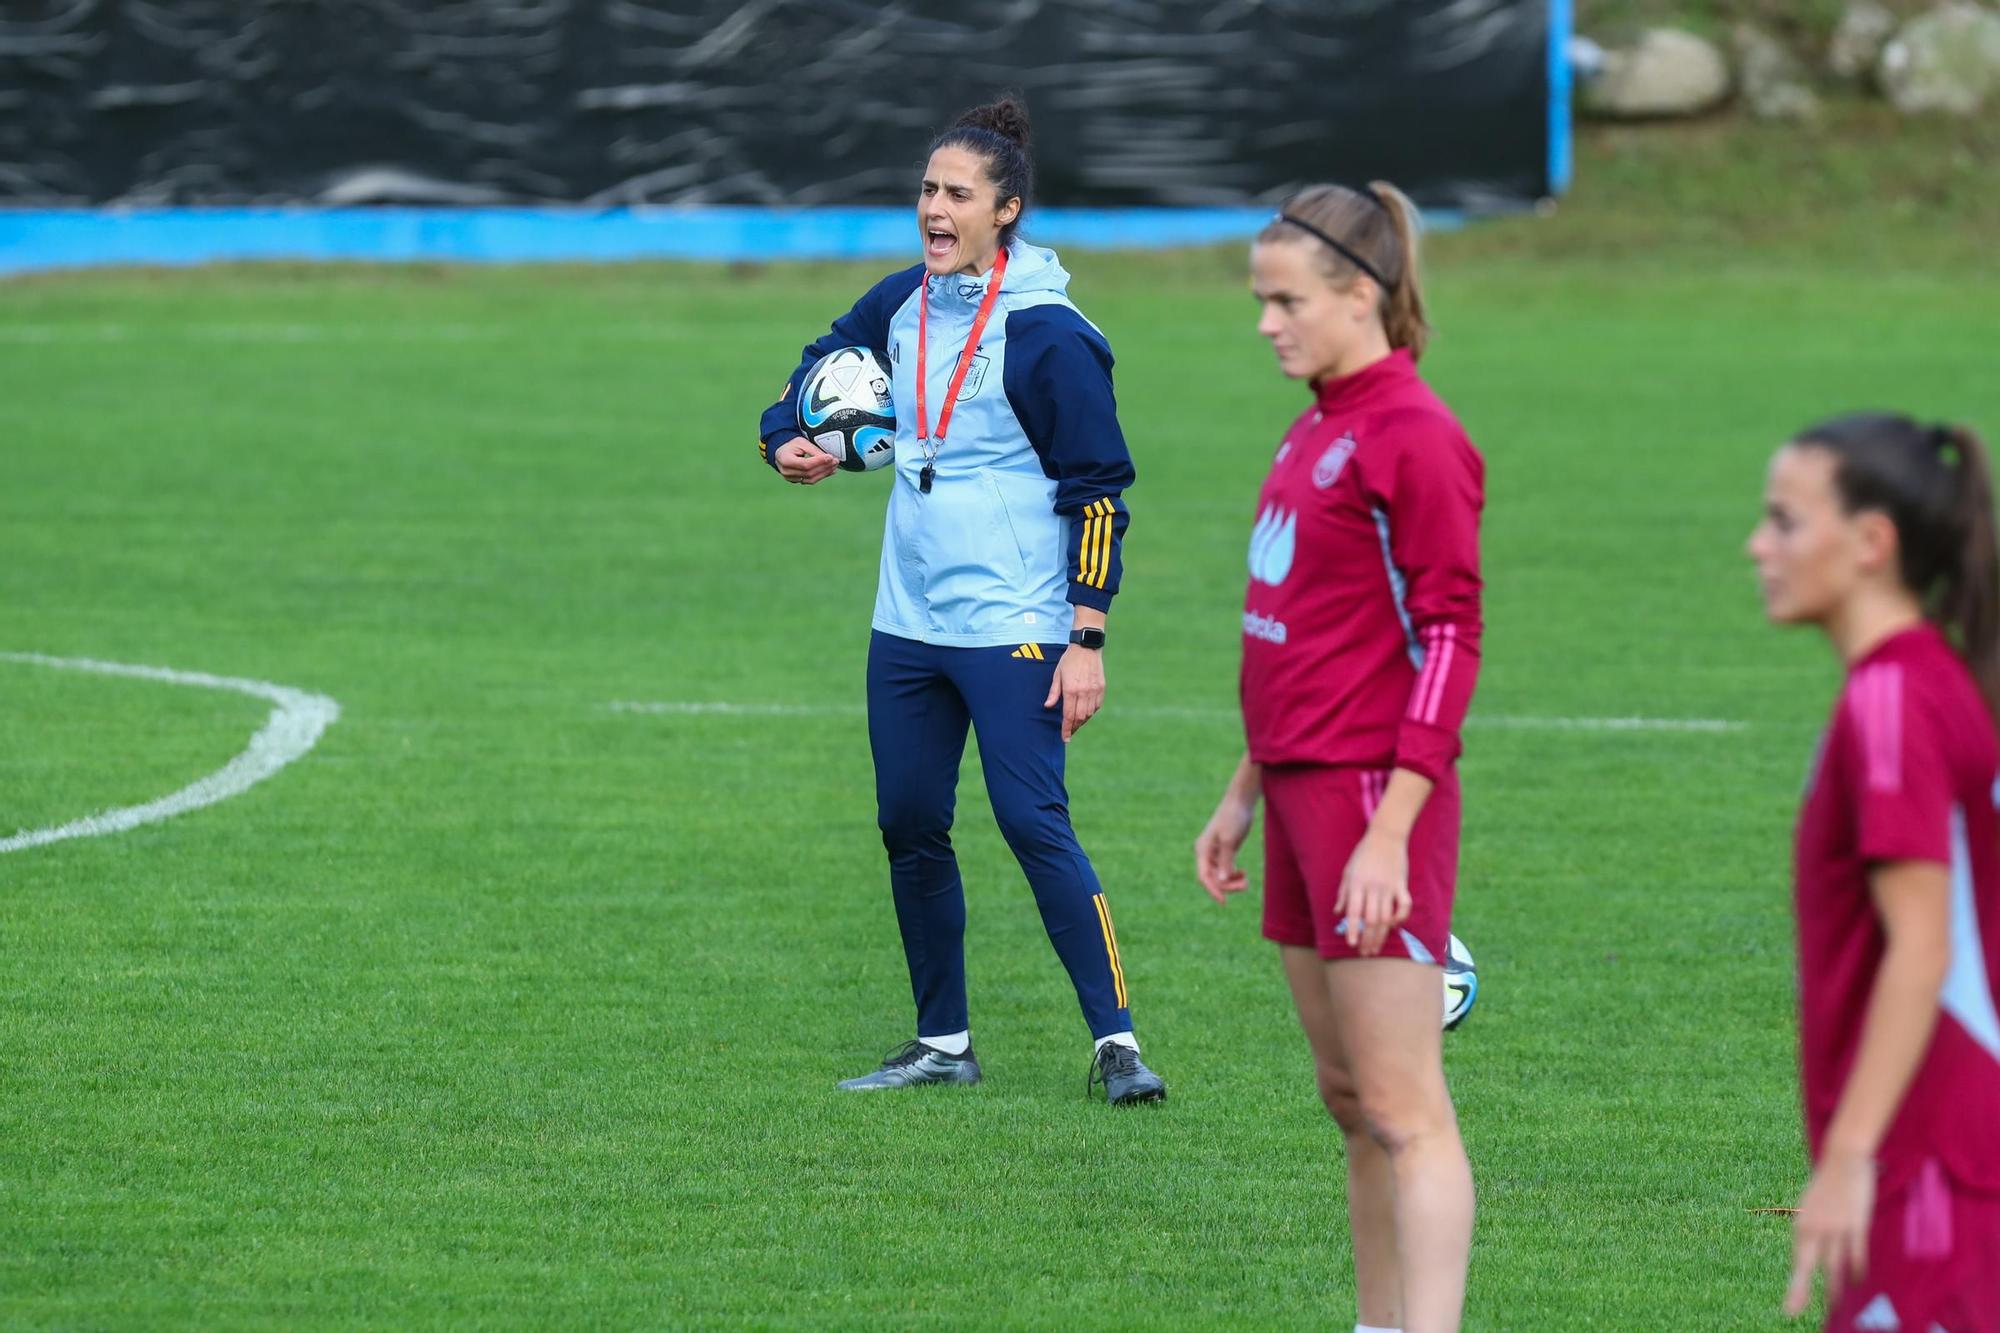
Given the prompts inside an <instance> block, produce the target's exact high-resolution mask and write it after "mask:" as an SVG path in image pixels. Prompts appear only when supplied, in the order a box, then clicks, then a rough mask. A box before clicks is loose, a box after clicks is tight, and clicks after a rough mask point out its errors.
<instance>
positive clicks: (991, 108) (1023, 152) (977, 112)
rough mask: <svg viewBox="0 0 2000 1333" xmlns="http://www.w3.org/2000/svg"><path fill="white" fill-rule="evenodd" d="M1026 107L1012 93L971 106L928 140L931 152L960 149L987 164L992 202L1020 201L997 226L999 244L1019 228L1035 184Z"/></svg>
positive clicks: (1011, 236) (1025, 214)
mask: <svg viewBox="0 0 2000 1333" xmlns="http://www.w3.org/2000/svg"><path fill="white" fill-rule="evenodd" d="M1028 136H1029V129H1028V108H1027V106H1026V105H1024V104H1023V103H1022V101H1021V99H1020V98H1019V97H1017V96H1015V95H1014V94H1012V93H1005V94H1002V95H1001V97H1000V99H999V100H998V101H996V102H988V103H987V104H986V105H985V106H976V107H973V108H972V109H971V110H970V111H967V112H966V113H965V114H964V115H962V116H960V117H959V118H958V119H957V120H955V121H953V122H952V124H951V128H950V129H948V130H946V131H945V132H944V133H943V134H940V135H939V136H938V137H937V138H936V139H934V140H933V141H932V142H931V152H933V153H935V152H936V151H937V150H938V149H940V148H963V149H965V150H966V151H967V152H969V153H972V154H974V155H976V156H977V157H978V158H979V159H980V160H981V161H983V162H984V163H986V179H987V180H989V181H991V182H993V189H994V191H995V197H994V203H995V204H996V206H997V205H1002V204H1005V203H1006V202H1007V201H1008V200H1009V199H1019V200H1020V201H1021V211H1020V212H1019V213H1016V214H1015V215H1014V220H1013V221H1012V222H1009V223H1008V224H1007V225H1006V226H1004V227H1002V228H1001V229H1000V244H1001V245H1003V246H1004V245H1007V244H1009V243H1010V242H1012V241H1013V239H1014V233H1015V232H1017V231H1019V230H1020V229H1021V219H1022V218H1024V217H1026V216H1027V213H1028V196H1029V195H1030V194H1031V193H1032V192H1033V190H1034V186H1035V163H1034V159H1033V158H1032V157H1030V156H1029V154H1028Z"/></svg>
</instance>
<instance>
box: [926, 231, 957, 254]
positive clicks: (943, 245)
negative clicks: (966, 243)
mask: <svg viewBox="0 0 2000 1333" xmlns="http://www.w3.org/2000/svg"><path fill="white" fill-rule="evenodd" d="M957 244H958V237H957V236H956V235H954V234H953V233H951V232H948V231H945V230H943V229H942V228H939V227H930V228H927V229H926V230H925V232H924V253H925V254H926V255H928V256H930V257H931V258H932V259H943V258H944V257H945V256H946V255H948V254H950V253H951V250H952V247H953V246H955V245H957Z"/></svg>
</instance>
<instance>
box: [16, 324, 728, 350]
mask: <svg viewBox="0 0 2000 1333" xmlns="http://www.w3.org/2000/svg"><path fill="white" fill-rule="evenodd" d="M517 332H518V330H517V329H515V328H513V327H511V326H507V325H493V324H409V325H401V326H399V325H395V324H380V325H377V324H301V323H235V324H220V323H185V324H170V325H163V326H151V325H149V326H144V327H141V326H139V325H136V324H81V323H78V324H0V344H6V343H19V344H29V345H36V344H48V343H121V342H210V343H269V344H282V343H464V342H491V341H495V340H497V339H501V338H506V337H509V336H513V335H514V334H515V333H517ZM695 332H696V329H695V328H694V326H693V325H690V324H667V323H625V324H614V325H594V326H592V327H591V328H588V329H583V330H577V331H575V332H573V333H572V332H566V333H565V334H564V335H563V336H564V337H566V338H571V339H575V338H579V337H580V338H584V339H591V340H604V339H616V340H618V341H633V340H640V341H643V340H648V339H667V338H685V337H690V336H692V335H693V334H694V333H695Z"/></svg>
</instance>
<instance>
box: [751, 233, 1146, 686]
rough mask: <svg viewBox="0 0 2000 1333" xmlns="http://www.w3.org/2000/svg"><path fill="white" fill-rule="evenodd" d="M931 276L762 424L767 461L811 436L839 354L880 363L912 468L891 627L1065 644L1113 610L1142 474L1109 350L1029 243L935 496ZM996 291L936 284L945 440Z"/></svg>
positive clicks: (955, 429)
mask: <svg viewBox="0 0 2000 1333" xmlns="http://www.w3.org/2000/svg"><path fill="white" fill-rule="evenodd" d="M923 272H924V270H923V266H922V265H916V266H914V267H912V268H909V269H905V270H903V271H902V272H900V273H896V274H892V275H891V276H889V277H887V278H884V279H883V280H882V281H881V282H879V283H877V284H876V285H875V286H874V287H873V288H872V289H870V290H869V292H868V293H867V295H865V296H863V297H862V298H861V299H860V300H859V301H857V302H855V304H854V307H853V308H852V309H850V310H849V311H848V312H847V313H846V314H845V315H843V316H841V317H840V318H839V319H837V320H835V321H834V323H833V328H832V329H831V330H830V331H829V332H828V333H827V334H826V335H825V336H823V337H821V338H819V339H818V340H816V341H815V342H813V343H812V344H811V345H810V346H808V347H807V348H806V349H805V353H804V355H803V357H802V358H801V360H800V363H799V367H798V369H797V370H795V371H794V372H793V373H792V376H791V379H790V380H789V381H788V382H787V384H786V388H785V393H784V395H783V396H782V397H781V398H780V399H779V400H778V401H777V402H776V403H774V404H773V405H772V406H771V407H770V408H769V409H767V410H766V411H765V413H764V416H763V420H762V422H761V423H760V428H759V435H760V438H761V439H762V440H763V441H764V444H765V453H766V456H767V457H768V456H769V454H770V452H771V450H772V448H773V447H774V446H776V445H778V444H781V443H783V442H784V441H785V440H788V439H791V438H792V437H794V436H797V435H799V434H801V432H800V430H799V427H798V412H797V407H796V403H797V394H798V387H799V383H800V381H802V380H803V379H804V378H805V375H806V373H807V372H808V371H809V370H811V368H812V367H813V365H814V364H815V363H817V362H818V361H819V359H820V358H821V357H822V356H825V355H826V354H827V353H829V352H832V351H834V350H835V349H837V348H841V347H854V346H862V347H872V348H874V349H875V350H876V351H878V352H881V353H882V354H884V355H885V356H887V357H888V359H889V363H890V365H891V366H892V367H893V374H892V376H891V383H890V392H891V394H892V396H893V397H894V399H895V404H896V459H895V477H894V481H893V484H892V486H891V488H890V493H889V512H888V519H887V523H886V525H885V527H884V530H883V534H882V566H881V576H880V578H879V580H878V582H877V585H876V593H875V619H874V626H875V628H876V629H878V630H881V631H882V632H883V633H885V634H894V635H897V636H899V637H901V638H906V639H916V640H920V641H922V642H925V643H937V644H945V645H948V646H953V647H964V648H983V647H993V646H997V645H1002V644H1022V643H1060V642H1062V641H1063V640H1064V639H1065V638H1067V637H1068V634H1069V628H1070V607H1071V606H1072V605H1081V606H1091V607H1096V608H1098V609H1100V610H1102V609H1107V608H1109V606H1110V605H1111V598H1112V597H1113V596H1114V595H1115V594H1116V593H1117V591H1118V582H1119V575H1120V573H1121V571H1122V567H1123V558H1122V552H1123V544H1124V535H1125V529H1126V526H1127V524H1128V522H1129V516H1128V514H1127V512H1126V509H1125V502H1124V499H1123V493H1124V491H1125V489H1126V488H1127V487H1129V486H1130V485H1131V484H1132V480H1133V468H1132V458H1131V454H1130V452H1129V451H1128V450H1127V448H1126V446H1125V437H1124V434H1123V433H1122V432H1121V431H1120V429H1119V426H1118V415H1117V403H1116V400H1115V399H1114V397H1113V394H1112V387H1111V367H1112V356H1111V347H1110V344H1109V343H1107V342H1106V341H1105V339H1104V335H1103V334H1102V333H1100V332H1099V331H1098V330H1097V328H1096V326H1094V325H1093V324H1091V323H1090V321H1089V320H1087V319H1085V318H1084V317H1083V315H1082V314H1081V313H1079V312H1078V310H1077V308H1076V307H1075V306H1074V305H1073V304H1071V302H1070V300H1069V297H1068V295H1067V292H1068V287H1069V273H1068V272H1067V271H1066V270H1065V269H1064V268H1063V266H1062V265H1061V264H1060V263H1059V262H1058V261H1057V259H1056V256H1055V253H1054V252H1053V251H1050V250H1044V249H1041V248H1039V247H1036V246H1031V245H1027V244H1025V243H1023V242H1021V241H1018V240H1017V241H1015V242H1013V243H1012V244H1011V245H1010V246H1009V247H1008V251H1007V272H1006V276H1005V278H1004V279H1003V281H1002V283H1001V288H1000V296H999V299H998V300H997V301H996V302H995V304H994V310H993V314H992V316H991V318H990V319H989V320H988V322H987V325H986V331H985V333H984V334H983V335H982V337H981V338H980V343H979V347H978V350H977V352H976V353H975V355H974V357H973V361H972V366H971V368H970V369H969V370H968V371H967V372H966V375H965V382H964V385H963V386H962V387H961V388H960V390H959V395H958V403H957V405H956V406H955V407H954V408H953V412H952V418H951V425H950V430H949V431H948V433H947V435H946V437H945V439H944V441H943V443H942V444H941V445H939V447H938V455H937V473H936V477H935V478H934V480H933V482H932V485H931V491H930V494H928V495H926V494H924V493H922V491H921V490H920V489H919V486H918V478H919V474H920V472H921V471H922V469H923V466H924V452H923V447H922V446H921V445H919V444H918V442H917V425H916V421H917V391H916V375H917V357H916V348H917V302H918V300H919V299H920V298H919V284H920V283H921V282H922V281H923ZM986 282H987V279H986V278H983V277H982V278H972V277H962V276H953V277H945V278H933V279H932V280H931V281H930V283H929V286H928V291H929V300H930V319H929V324H930V349H929V352H928V355H927V357H926V363H927V369H928V372H929V384H928V386H927V387H926V389H925V394H924V397H925V405H926V406H927V407H928V408H929V409H930V417H931V421H930V425H931V429H932V432H933V434H935V431H936V429H937V418H938V415H939V413H940V411H941V409H942V408H943V405H944V398H945V394H946V393H947V392H948V391H949V389H950V384H951V377H952V372H953V371H954V369H955V368H956V365H957V361H958V357H959V355H960V353H961V352H962V351H963V349H964V347H965V340H966V336H967V334H968V333H969V332H970V331H971V327H972V322H973V318H974V316H975V315H976V314H977V313H978V310H979V303H980V300H981V298H983V297H984V296H985V294H986ZM933 443H936V441H935V440H934V441H933ZM773 466H775V464H773Z"/></svg>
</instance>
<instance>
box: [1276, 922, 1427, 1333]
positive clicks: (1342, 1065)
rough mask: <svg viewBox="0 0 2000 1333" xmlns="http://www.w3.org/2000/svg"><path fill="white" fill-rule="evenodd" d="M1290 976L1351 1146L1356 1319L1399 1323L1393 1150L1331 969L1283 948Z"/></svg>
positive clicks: (1328, 1098) (1317, 1065)
mask: <svg viewBox="0 0 2000 1333" xmlns="http://www.w3.org/2000/svg"><path fill="white" fill-rule="evenodd" d="M1278 954H1279V956H1280V957H1281V958H1282V959H1283V960H1284V965H1285V981H1286V982H1287V983H1288V984H1289V985H1290V986H1291V988H1292V1003H1293V1004H1294V1005H1296V1006H1297V1007H1298V1011H1299V1025H1300V1026H1301V1027H1303V1028H1304V1029H1305V1033H1306V1041H1307V1043H1308V1044H1309V1045H1310V1046H1311V1047H1312V1054H1313V1066H1314V1069H1315V1072H1316V1073H1317V1075H1318V1078H1319V1095H1320V1100H1321V1101H1323V1102H1325V1103H1326V1109H1327V1110H1328V1111H1329V1112H1330V1113H1331V1114H1332V1116H1333V1118H1334V1121H1335V1123H1337V1124H1338V1125H1339V1126H1340V1132H1341V1135H1342V1136H1343V1137H1344V1139H1345V1140H1346V1144H1347V1225H1348V1231H1349V1233H1350V1235H1351V1237H1352V1240H1353V1245H1354V1288H1355V1298H1354V1304H1355V1319H1356V1322H1358V1323H1361V1324H1366V1325H1369V1326H1370V1327H1374V1328H1400V1327H1401V1326H1402V1323H1403V1288H1402V1274H1401V1271H1400V1264H1399V1260H1398V1256H1397V1253H1396V1198H1395V1178H1394V1176H1393V1174H1392V1172H1391V1170H1390V1163H1389V1154H1388V1152H1387V1151H1385V1150H1384V1149H1383V1147H1382V1145H1381V1144H1380V1143H1378V1142H1377V1141H1376V1140H1375V1138H1374V1136H1373V1135H1371V1134H1370V1133H1369V1132H1368V1123H1367V1121H1366V1120H1364V1119H1363V1118H1362V1115H1361V1100H1360V1098H1359V1096H1358V1095H1357V1094H1356V1091H1355V1084H1354V1075H1353V1072H1352V1070H1350V1069H1349V1068H1348V1062H1347V1051H1346V1048H1345V1047H1344V1046H1343V1045H1342V1044H1341V1040H1340V1025H1339V1023H1338V1022H1337V1021H1336V1019H1335V1016H1334V1011H1333V992H1332V990H1331V989H1330V988H1329V986H1328V984H1327V967H1326V964H1325V963H1323V962H1322V961H1321V960H1320V956H1319V954H1318V953H1317V952H1316V951H1314V950H1312V949H1306V948H1301V947H1299V946H1297V945H1291V944H1284V945H1280V946H1278Z"/></svg>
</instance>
